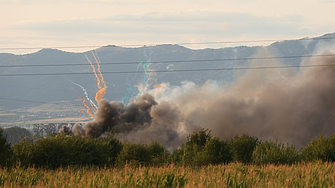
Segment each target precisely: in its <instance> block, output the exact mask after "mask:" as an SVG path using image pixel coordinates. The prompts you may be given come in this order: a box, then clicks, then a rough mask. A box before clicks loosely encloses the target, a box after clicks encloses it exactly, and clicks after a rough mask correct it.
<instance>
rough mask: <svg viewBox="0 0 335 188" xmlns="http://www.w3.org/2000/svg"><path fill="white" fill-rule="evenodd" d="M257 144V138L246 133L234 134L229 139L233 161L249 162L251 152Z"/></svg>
mask: <svg viewBox="0 0 335 188" xmlns="http://www.w3.org/2000/svg"><path fill="white" fill-rule="evenodd" d="M258 144H259V140H258V138H256V137H253V136H249V135H247V134H242V135H241V136H239V135H236V136H235V137H233V138H232V139H231V140H230V145H231V149H232V152H233V156H234V161H237V162H241V163H250V162H251V160H252V153H253V152H254V150H255V148H256V146H257V145H258Z"/></svg>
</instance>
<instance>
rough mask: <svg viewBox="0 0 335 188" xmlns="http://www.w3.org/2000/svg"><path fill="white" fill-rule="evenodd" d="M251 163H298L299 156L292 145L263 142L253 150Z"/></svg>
mask: <svg viewBox="0 0 335 188" xmlns="http://www.w3.org/2000/svg"><path fill="white" fill-rule="evenodd" d="M252 161H253V162H254V163H255V164H269V163H271V164H292V163H295V162H297V161H299V154H298V151H297V150H296V149H295V148H294V146H293V145H288V144H286V145H285V144H283V143H279V142H278V141H276V142H272V141H265V142H262V143H260V144H259V145H258V146H257V147H256V148H255V150H254V152H253V154H252Z"/></svg>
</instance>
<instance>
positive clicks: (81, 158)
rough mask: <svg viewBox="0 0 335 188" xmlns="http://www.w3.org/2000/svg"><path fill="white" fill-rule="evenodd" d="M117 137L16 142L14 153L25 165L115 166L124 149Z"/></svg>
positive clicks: (63, 137) (63, 138)
mask: <svg viewBox="0 0 335 188" xmlns="http://www.w3.org/2000/svg"><path fill="white" fill-rule="evenodd" d="M121 147H122V146H121V143H120V142H119V141H118V140H116V139H114V138H104V139H94V138H84V137H75V136H73V137H66V136H57V137H47V138H41V139H39V140H37V141H36V142H35V143H33V144H30V143H29V142H27V141H26V140H25V141H23V142H21V143H18V144H16V145H14V154H15V156H16V158H17V159H18V160H19V161H20V162H21V164H22V165H24V166H28V165H35V166H37V167H47V168H57V167H60V166H69V165H98V166H103V165H107V166H111V165H113V164H114V162H115V159H116V157H117V154H118V153H119V151H120V150H121Z"/></svg>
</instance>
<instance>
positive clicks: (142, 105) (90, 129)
mask: <svg viewBox="0 0 335 188" xmlns="http://www.w3.org/2000/svg"><path fill="white" fill-rule="evenodd" d="M156 104H157V103H156V101H155V100H154V98H153V97H152V96H151V95H149V94H143V95H141V96H139V97H138V98H137V99H136V100H134V101H133V102H132V103H131V104H129V105H128V106H126V107H125V106H124V105H123V104H122V103H121V102H115V101H113V102H109V101H107V100H106V99H103V100H101V101H100V102H99V104H98V110H97V111H96V113H95V114H94V120H93V121H91V122H88V123H86V124H85V125H84V126H83V127H81V126H79V125H77V124H76V125H75V126H74V127H73V129H72V131H73V134H74V135H86V136H89V137H100V136H101V135H102V134H103V133H105V132H106V131H108V130H109V129H111V128H113V127H115V126H117V125H127V126H128V127H131V128H135V127H137V126H141V125H148V124H150V123H151V120H152V118H151V116H150V109H151V107H152V106H153V105H156Z"/></svg>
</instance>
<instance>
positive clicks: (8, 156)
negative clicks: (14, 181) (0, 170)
mask: <svg viewBox="0 0 335 188" xmlns="http://www.w3.org/2000/svg"><path fill="white" fill-rule="evenodd" d="M11 162H12V149H11V147H10V144H9V143H8V142H7V140H6V138H5V137H4V135H3V129H2V128H0V166H5V165H10V163H11Z"/></svg>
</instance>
